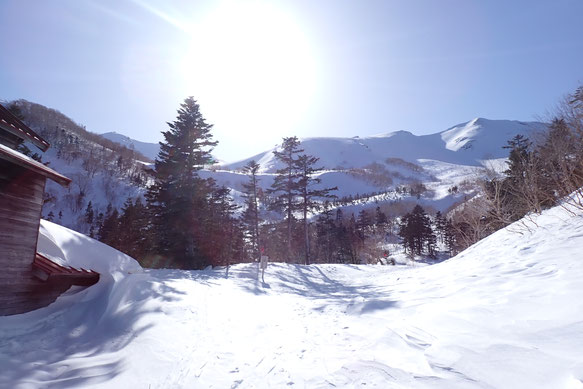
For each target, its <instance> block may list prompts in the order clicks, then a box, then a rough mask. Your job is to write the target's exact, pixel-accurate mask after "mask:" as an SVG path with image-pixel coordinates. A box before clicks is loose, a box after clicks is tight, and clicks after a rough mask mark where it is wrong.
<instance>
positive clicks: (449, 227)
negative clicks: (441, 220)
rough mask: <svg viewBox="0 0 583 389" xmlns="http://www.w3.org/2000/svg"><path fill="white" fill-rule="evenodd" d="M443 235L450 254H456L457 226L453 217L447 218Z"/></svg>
mask: <svg viewBox="0 0 583 389" xmlns="http://www.w3.org/2000/svg"><path fill="white" fill-rule="evenodd" d="M443 235H444V240H445V246H446V247H447V249H448V251H449V253H450V255H454V254H455V252H456V235H455V227H454V225H453V223H452V221H451V219H447V220H446V222H445V228H444V234H443Z"/></svg>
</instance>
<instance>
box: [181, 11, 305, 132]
mask: <svg viewBox="0 0 583 389" xmlns="http://www.w3.org/2000/svg"><path fill="white" fill-rule="evenodd" d="M192 31H193V32H192V45H191V48H190V50H189V52H188V54H187V56H186V58H184V60H183V68H184V70H183V71H184V78H185V79H186V80H188V81H187V85H185V87H187V88H188V89H189V93H190V94H192V95H194V96H195V97H196V98H197V99H198V100H199V101H200V102H201V106H202V107H203V110H204V112H208V114H207V116H208V117H209V119H210V120H212V121H213V122H214V123H215V128H216V129H217V130H218V132H224V135H228V136H229V137H236V138H237V137H239V138H240V139H245V138H247V137H249V136H266V135H277V136H278V137H279V136H281V135H286V134H287V135H289V131H293V124H294V122H295V121H296V120H297V118H298V117H299V116H300V115H302V113H303V112H304V111H305V110H306V109H307V107H308V106H309V104H310V102H311V100H312V97H313V94H314V91H315V82H316V63H315V61H314V55H313V52H312V50H311V48H310V45H309V42H308V41H307V39H306V37H305V35H304V33H303V31H302V29H301V28H300V26H299V25H298V24H297V23H295V22H294V20H293V19H292V18H291V17H290V16H289V15H287V14H286V13H285V12H283V11H282V10H279V9H277V8H275V7H273V6H271V5H269V4H267V3H264V2H229V3H225V4H223V5H222V6H219V7H217V8H216V9H215V10H214V11H213V12H212V13H210V14H209V15H207V16H206V17H205V18H204V21H202V23H200V24H198V25H195V26H194V27H193V30H192ZM190 91H191V92H190Z"/></svg>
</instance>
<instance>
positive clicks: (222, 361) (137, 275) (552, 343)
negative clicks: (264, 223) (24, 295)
mask: <svg viewBox="0 0 583 389" xmlns="http://www.w3.org/2000/svg"><path fill="white" fill-rule="evenodd" d="M41 233H42V235H43V238H41V240H40V241H39V247H40V250H41V251H43V252H47V253H48V254H51V253H52V254H53V255H54V254H55V253H58V252H59V250H60V251H61V252H62V253H63V255H61V256H64V257H65V258H64V260H66V261H76V260H82V261H83V260H86V261H91V262H92V263H93V264H94V266H93V267H94V268H96V267H97V268H98V270H100V271H103V272H106V273H107V272H111V273H112V274H113V275H112V276H110V277H109V276H106V277H104V278H103V279H102V281H100V282H99V283H98V284H97V285H96V286H94V287H91V288H89V289H87V290H84V291H81V292H77V293H70V294H69V295H67V296H63V297H61V298H59V299H58V300H57V302H56V303H55V304H53V305H51V306H49V307H47V308H43V309H40V310H38V311H35V312H31V313H27V314H22V315H16V316H11V317H0V367H1V368H0V387H11V388H37V387H45V388H67V387H89V386H90V387H95V388H119V387H143V388H225V387H227V388H228V387H239V388H271V387H301V388H303V387H310V388H312V387H317V388H328V387H348V388H352V387H364V386H366V387H371V386H372V387H379V388H512V389H514V388H581V387H583V284H582V283H581V279H582V278H583V262H582V261H581V258H580V251H581V247H583V212H581V211H574V212H572V213H571V212H567V211H565V210H564V209H562V208H555V209H552V210H549V211H546V212H545V213H543V215H541V216H535V217H533V218H532V219H531V220H524V221H522V222H519V223H515V224H513V225H511V226H509V227H508V228H506V229H504V230H501V231H498V232H496V233H495V234H493V235H491V236H490V237H488V238H486V239H485V240H483V241H481V242H479V243H478V244H476V245H474V246H472V247H471V248H470V249H468V250H466V251H465V252H463V253H461V254H460V255H458V256H457V257H454V258H452V259H450V260H448V261H445V262H443V263H440V264H437V265H432V266H425V267H390V266H386V267H384V266H349V265H312V266H299V265H298V266H292V265H285V264H270V265H269V267H268V269H267V272H266V275H265V283H262V282H260V281H259V280H258V277H257V269H256V267H255V265H253V264H242V265H237V266H234V267H232V268H231V270H230V271H229V272H228V274H227V273H226V272H225V269H215V270H206V271H175V270H146V271H143V272H142V271H140V269H139V268H138V267H137V266H136V265H135V263H133V262H132V261H131V260H129V259H128V258H127V257H125V256H123V255H122V254H120V253H117V252H115V251H114V250H112V249H109V248H107V247H105V246H103V245H101V244H99V243H96V242H94V241H92V240H90V239H89V238H86V237H84V236H82V235H79V234H75V233H72V232H68V231H66V230H65V229H63V228H61V227H58V226H55V225H52V224H49V223H44V222H43V229H42V230H41ZM81 258H85V259H81Z"/></svg>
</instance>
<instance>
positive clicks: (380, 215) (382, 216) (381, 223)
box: [375, 207, 389, 236]
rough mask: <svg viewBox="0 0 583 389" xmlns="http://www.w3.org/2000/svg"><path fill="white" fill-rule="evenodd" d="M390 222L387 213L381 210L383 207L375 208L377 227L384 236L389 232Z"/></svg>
mask: <svg viewBox="0 0 583 389" xmlns="http://www.w3.org/2000/svg"><path fill="white" fill-rule="evenodd" d="M388 224H389V219H388V218H387V214H386V213H384V212H383V211H382V210H381V207H377V208H376V210H375V227H376V229H377V232H380V233H381V234H383V236H384V235H385V234H386V232H387V227H388Z"/></svg>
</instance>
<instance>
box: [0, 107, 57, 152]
mask: <svg viewBox="0 0 583 389" xmlns="http://www.w3.org/2000/svg"><path fill="white" fill-rule="evenodd" d="M0 128H3V129H4V130H6V131H8V132H10V133H12V134H14V135H16V136H17V137H19V138H20V139H22V140H28V141H30V142H31V143H32V144H33V145H35V146H36V147H38V148H39V149H41V150H42V151H47V149H48V148H49V147H50V146H51V145H50V144H49V142H47V141H46V140H44V139H43V138H41V137H40V135H38V134H37V133H36V132H34V131H33V130H31V129H30V128H29V127H28V126H27V125H26V124H24V123H23V122H22V121H21V120H20V119H18V118H17V117H16V116H14V115H13V114H12V112H10V111H9V110H8V109H6V108H5V107H4V106H3V105H2V104H0Z"/></svg>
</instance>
